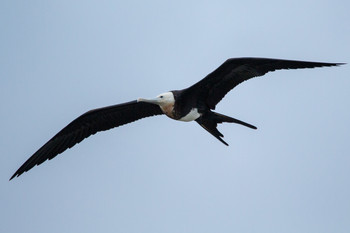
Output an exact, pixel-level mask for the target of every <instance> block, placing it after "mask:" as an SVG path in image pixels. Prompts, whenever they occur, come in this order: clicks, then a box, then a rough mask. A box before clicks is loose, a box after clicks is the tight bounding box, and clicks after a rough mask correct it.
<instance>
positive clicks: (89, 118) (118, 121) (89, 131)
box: [10, 100, 163, 180]
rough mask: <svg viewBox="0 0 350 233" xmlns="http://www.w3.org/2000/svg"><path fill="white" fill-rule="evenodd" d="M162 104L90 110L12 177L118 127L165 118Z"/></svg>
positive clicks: (134, 103) (141, 103)
mask: <svg viewBox="0 0 350 233" xmlns="http://www.w3.org/2000/svg"><path fill="white" fill-rule="evenodd" d="M161 114H163V112H162V111H161V109H160V108H159V106H158V105H154V104H149V103H144V102H137V101H136V100H135V101H131V102H127V103H123V104H117V105H113V106H108V107H104V108H99V109H94V110H91V111H88V112H86V113H84V114H83V115H81V116H80V117H78V118H76V119H75V120H74V121H72V122H71V123H70V124H68V125H67V126H66V127H64V128H63V129H62V130H61V131H60V132H58V133H57V134H56V135H55V136H54V137H53V138H51V139H50V140H49V141H48V142H47V143H46V144H45V145H43V146H42V147H41V148H40V149H39V150H38V151H37V152H35V153H34V154H33V155H32V156H31V157H30V158H29V159H28V160H27V161H26V162H25V163H24V164H23V165H22V166H21V167H20V168H19V169H18V170H17V171H16V172H15V173H14V174H13V176H12V177H11V178H10V180H11V179H13V178H14V177H16V176H20V175H21V174H22V173H23V172H26V171H28V170H30V169H31V168H33V167H34V166H35V165H39V164H41V163H43V162H44V161H46V160H47V159H52V158H54V157H56V155H58V154H60V153H62V152H63V151H65V150H66V149H68V148H71V147H73V146H74V145H76V144H77V143H79V142H81V141H82V140H84V139H85V138H87V137H89V136H91V135H93V134H95V133H97V132H100V131H105V130H108V129H111V128H114V127H118V126H121V125H124V124H127V123H131V122H133V121H136V120H139V119H141V118H145V117H150V116H154V115H161Z"/></svg>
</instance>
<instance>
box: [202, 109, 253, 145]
mask: <svg viewBox="0 0 350 233" xmlns="http://www.w3.org/2000/svg"><path fill="white" fill-rule="evenodd" d="M196 122H197V123H198V124H199V125H200V126H202V127H203V128H204V129H205V130H206V131H208V132H209V133H211V135H213V136H214V137H216V138H217V139H218V140H219V141H220V142H222V143H223V144H225V145H226V146H228V144H227V142H225V141H224V140H223V139H222V138H223V137H224V135H223V134H222V133H220V132H219V130H218V129H217V125H218V123H224V122H228V123H236V124H240V125H244V126H246V127H249V128H252V129H257V127H255V126H254V125H251V124H248V123H246V122H243V121H240V120H237V119H235V118H232V117H229V116H225V115H222V114H220V113H216V112H210V113H209V114H204V115H202V116H201V117H200V118H198V119H197V120H196Z"/></svg>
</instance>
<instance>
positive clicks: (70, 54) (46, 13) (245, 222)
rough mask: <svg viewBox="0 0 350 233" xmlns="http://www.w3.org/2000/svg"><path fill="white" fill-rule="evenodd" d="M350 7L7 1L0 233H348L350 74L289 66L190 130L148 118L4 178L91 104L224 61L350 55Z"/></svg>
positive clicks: (180, 83) (2, 19) (0, 16)
mask: <svg viewBox="0 0 350 233" xmlns="http://www.w3.org/2000/svg"><path fill="white" fill-rule="evenodd" d="M349 9H350V2H349V1H345V0H343V1H334V0H328V1H316V0H313V1H309V0H306V1H305V0H303V1H240V2H238V1H217V0H216V1H108V0H106V1H80V0H78V1H62V0H60V1H1V3H0V28H1V34H0V35H1V37H0V41H1V43H0V51H1V52H0V77H1V85H0V98H1V103H2V106H1V108H0V115H1V134H0V137H1V140H0V154H1V156H0V166H1V167H0V178H1V179H0V186H1V190H2V191H1V192H0V203H1V208H0V221H1V222H0V232H6V233H18V232H36V233H47V232H50V233H56V232H57V233H62V232H72V233H73V232H74V233H75V232H104V233H108V232H125V233H126V232H134V233H136V232H137V233H139V232H152V233H158V232H159V233H179V232H191V233H194V232H198V233H199V232H200V233H212V232H220V233H226V232H227V233H229V232H241V233H245V232H247V233H248V232H249V233H251V232H266V233H274V232H276V233H277V232H278V233H280V232H298V233H310V232H317V233H323V232H324V233H325V232H337V233H345V232H350V223H349V219H350V199H349V197H350V188H349V187H350V186H349V177H350V147H349V138H350V122H349V119H350V110H349V109H350V108H349V104H350V91H349V90H350V77H349V69H350V68H349V65H346V66H342V67H334V68H321V69H308V70H292V71H279V72H274V73H269V74H267V75H266V76H264V77H261V78H257V79H252V80H250V81H248V82H245V83H244V84H242V85H240V86H238V87H237V88H236V89H234V90H233V91H232V92H231V93H230V94H228V95H227V96H226V97H225V98H224V100H223V101H222V102H221V103H220V104H219V105H218V107H217V111H218V112H221V113H223V114H226V115H229V116H232V117H235V118H238V119H241V120H243V121H246V122H249V123H251V124H253V125H256V126H257V127H258V130H256V131H255V130H251V129H249V128H246V127H243V126H240V125H233V124H224V125H220V126H219V130H220V131H222V133H223V134H224V135H225V140H226V141H227V142H228V143H229V144H230V146H229V147H226V146H224V145H222V144H221V143H220V142H219V141H218V140H216V139H215V138H214V137H212V136H211V135H210V134H208V133H207V132H206V131H204V130H203V129H202V128H201V127H199V126H198V125H197V124H196V123H183V122H176V121H172V120H170V119H168V118H166V117H165V116H161V117H153V118H149V119H144V120H141V121H138V122H135V123H133V124H129V125H126V126H123V127H120V128H117V129H114V130H110V131H107V132H103V133H99V134H97V135H95V136H92V137H90V138H88V139H87V140H84V141H83V142H82V143H80V144H78V145H77V146H75V147H74V148H72V149H70V150H67V151H66V152H64V153H63V154H61V155H60V156H57V157H56V158H55V159H53V160H51V161H46V162H45V163H44V164H42V165H40V166H39V167H35V168H34V169H32V170H31V171H30V172H28V173H25V174H23V175H22V176H20V177H19V178H16V179H14V180H12V181H11V182H9V181H8V179H9V178H10V176H11V175H12V174H13V173H14V172H15V171H16V169H17V168H18V167H19V166H20V165H21V164H22V163H23V162H25V160H26V159H28V158H29V157H30V156H31V155H32V154H33V153H34V152H35V151H36V150H37V149H38V148H39V147H41V146H42V145H43V144H44V143H45V142H46V141H47V140H48V139H50V138H51V137H52V136H53V135H54V134H56V133H57V132H58V131H59V130H60V129H61V128H63V127H64V126H65V125H67V124H68V123H69V122H70V121H72V120H73V119H74V118H76V117H78V116H79V115H81V114H82V113H84V112H86V111H87V110H90V109H93V108H97V107H103V106H107V105H112V104H117V103H122V102H126V101H130V100H133V99H136V98H138V97H153V96H156V95H158V94H159V93H161V92H164V91H168V90H173V89H182V88H185V87H187V86H189V85H191V84H193V83H195V82H197V81H198V80H200V79H202V78H203V77H204V76H205V75H207V74H208V73H209V72H211V71H212V70H214V69H215V68H217V67H218V66H219V65H220V64H221V63H222V62H224V61H225V60H226V59H227V58H230V57H242V56H255V57H273V58H283V59H298V60H311V61H325V62H347V63H349V61H350V55H349V54H350V46H349V41H350V24H349V22H350V15H349Z"/></svg>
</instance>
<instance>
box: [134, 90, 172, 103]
mask: <svg viewBox="0 0 350 233" xmlns="http://www.w3.org/2000/svg"><path fill="white" fill-rule="evenodd" d="M137 102H146V103H151V104H157V105H159V106H165V105H169V104H171V105H173V104H174V103H175V98H174V94H173V93H172V92H171V91H169V92H165V93H162V94H160V95H158V96H157V97H156V98H153V99H143V98H138V99H137Z"/></svg>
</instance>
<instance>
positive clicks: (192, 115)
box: [179, 108, 201, 121]
mask: <svg viewBox="0 0 350 233" xmlns="http://www.w3.org/2000/svg"><path fill="white" fill-rule="evenodd" d="M200 116H201V115H200V114H199V113H198V109H197V108H192V109H191V111H190V112H189V113H188V114H187V115H186V116H184V117H182V118H180V119H179V121H194V120H196V119H197V118H198V117H200Z"/></svg>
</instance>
